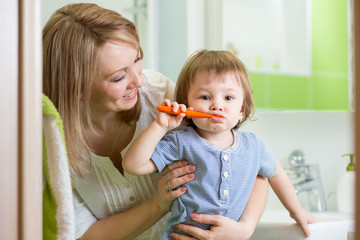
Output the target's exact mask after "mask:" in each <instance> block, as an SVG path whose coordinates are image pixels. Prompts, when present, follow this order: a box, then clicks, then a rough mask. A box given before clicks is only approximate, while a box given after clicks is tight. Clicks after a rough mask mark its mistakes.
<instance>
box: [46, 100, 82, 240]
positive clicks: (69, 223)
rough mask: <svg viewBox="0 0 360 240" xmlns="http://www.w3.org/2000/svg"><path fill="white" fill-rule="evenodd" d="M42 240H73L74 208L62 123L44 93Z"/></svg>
mask: <svg viewBox="0 0 360 240" xmlns="http://www.w3.org/2000/svg"><path fill="white" fill-rule="evenodd" d="M42 107H43V172H44V179H43V183H44V184H43V239H44V240H69V239H74V225H75V224H74V207H73V201H72V188H71V179H70V170H69V164H68V158H67V151H66V144H65V137H64V131H63V124H62V120H61V118H60V115H59V113H58V111H57V110H56V108H55V106H54V104H53V103H52V102H51V100H50V99H49V98H48V97H47V96H45V95H44V94H43V96H42Z"/></svg>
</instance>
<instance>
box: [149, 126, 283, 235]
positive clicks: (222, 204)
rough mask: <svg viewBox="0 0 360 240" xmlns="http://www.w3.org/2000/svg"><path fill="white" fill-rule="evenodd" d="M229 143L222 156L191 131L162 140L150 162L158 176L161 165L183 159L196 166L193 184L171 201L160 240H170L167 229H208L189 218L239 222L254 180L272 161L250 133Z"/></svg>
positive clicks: (238, 134)
mask: <svg viewBox="0 0 360 240" xmlns="http://www.w3.org/2000/svg"><path fill="white" fill-rule="evenodd" d="M233 134H234V143H233V144H232V146H230V147H229V148H227V149H225V150H222V149H220V148H219V147H218V146H216V145H214V144H212V143H210V142H209V141H207V140H206V139H204V138H202V137H200V136H199V135H198V134H197V133H196V132H195V130H194V129H193V128H184V129H181V130H178V131H172V132H170V133H168V134H166V135H165V136H164V137H163V138H162V140H161V141H160V142H159V144H158V145H157V147H156V148H155V151H154V153H153V155H152V157H151V159H152V160H153V161H154V163H155V165H156V166H157V168H158V170H159V172H161V171H162V170H163V169H164V167H165V166H166V165H169V164H171V163H172V162H174V161H177V160H179V159H186V160H187V161H188V162H189V164H193V165H195V166H196V172H195V179H194V180H193V181H191V182H189V183H187V184H186V188H187V191H186V193H185V194H184V195H182V196H180V197H179V198H177V199H175V200H174V202H173V204H172V208H171V215H170V217H169V218H168V221H167V224H166V226H165V233H164V235H163V238H162V239H169V237H168V235H169V233H171V232H178V230H177V229H175V228H174V227H172V226H173V225H175V224H179V223H186V224H190V225H193V226H197V227H200V228H202V229H209V225H205V224H199V223H196V222H194V221H192V219H191V217H190V214H191V213H202V214H211V215H223V216H225V217H228V218H231V219H233V220H235V221H238V220H239V218H240V216H241V214H242V212H243V211H244V208H245V206H246V203H247V202H248V199H249V197H250V193H251V190H252V188H253V185H254V182H255V179H256V177H257V175H261V176H264V177H267V178H269V177H271V176H272V175H273V174H274V172H275V170H276V161H275V158H274V156H273V154H272V153H271V150H270V148H269V147H268V146H267V145H266V144H265V143H264V142H263V141H262V140H260V139H259V138H258V137H256V136H255V134H253V133H248V132H241V131H233Z"/></svg>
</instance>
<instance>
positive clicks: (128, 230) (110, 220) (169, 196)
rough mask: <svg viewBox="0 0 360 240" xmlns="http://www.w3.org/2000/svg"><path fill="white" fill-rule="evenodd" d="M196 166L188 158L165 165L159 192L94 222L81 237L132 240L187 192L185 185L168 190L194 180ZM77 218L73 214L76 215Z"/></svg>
mask: <svg viewBox="0 0 360 240" xmlns="http://www.w3.org/2000/svg"><path fill="white" fill-rule="evenodd" d="M194 171H195V167H194V166H192V165H187V161H184V160H181V161H177V162H175V163H173V164H171V165H168V166H167V167H166V168H164V170H163V171H162V172H161V173H160V174H159V181H158V191H157V192H156V194H155V195H154V196H153V197H152V198H150V199H148V200H147V201H145V202H143V203H141V204H139V205H137V206H135V207H134V208H131V209H129V210H127V211H124V212H121V213H118V214H115V215H113V216H110V217H107V218H104V219H101V220H99V221H97V222H95V223H94V224H93V225H92V226H91V227H90V228H89V229H88V230H87V231H86V233H85V234H84V235H83V236H82V237H81V238H80V239H81V240H87V239H133V238H135V237H136V236H138V235H139V234H141V233H142V232H144V231H145V230H146V229H148V228H149V227H151V226H152V225H153V224H155V223H156V222H157V221H158V220H159V219H160V218H161V217H162V216H164V215H165V214H166V213H167V212H168V211H170V207H171V203H172V201H173V200H174V199H175V198H177V197H179V196H181V195H182V194H184V193H185V192H186V188H185V187H181V188H179V189H176V190H173V191H170V192H168V191H167V190H166V186H168V187H169V188H172V189H173V188H176V187H178V186H180V185H182V184H185V183H187V182H189V181H191V180H193V179H194V177H195V176H194V174H193V172H194ZM75 217H76V216H75Z"/></svg>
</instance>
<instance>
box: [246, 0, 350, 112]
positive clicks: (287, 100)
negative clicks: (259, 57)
mask: <svg viewBox="0 0 360 240" xmlns="http://www.w3.org/2000/svg"><path fill="white" fill-rule="evenodd" d="M347 35H348V34H347V1H346V0H314V1H312V46H311V47H312V69H311V74H310V76H308V77H303V76H292V75H275V74H259V73H252V72H250V73H249V75H250V80H251V84H252V89H253V91H254V101H255V107H256V108H265V109H274V110H277V109H278V110H325V111H348V110H349V104H348V94H349V93H348V74H349V73H348V64H349V63H348V39H347Z"/></svg>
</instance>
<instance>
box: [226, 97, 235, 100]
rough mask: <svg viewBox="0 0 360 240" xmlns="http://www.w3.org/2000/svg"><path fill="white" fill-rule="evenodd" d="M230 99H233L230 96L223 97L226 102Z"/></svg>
mask: <svg viewBox="0 0 360 240" xmlns="http://www.w3.org/2000/svg"><path fill="white" fill-rule="evenodd" d="M232 99H234V97H232V96H226V97H225V100H227V101H230V100H232Z"/></svg>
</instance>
